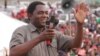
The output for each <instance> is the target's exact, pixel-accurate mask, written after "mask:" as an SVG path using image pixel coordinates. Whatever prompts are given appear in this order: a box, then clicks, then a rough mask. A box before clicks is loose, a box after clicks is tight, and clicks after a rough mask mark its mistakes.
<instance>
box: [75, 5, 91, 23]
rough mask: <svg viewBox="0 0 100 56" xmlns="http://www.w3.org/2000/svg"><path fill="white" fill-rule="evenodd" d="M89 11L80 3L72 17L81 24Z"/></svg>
mask: <svg viewBox="0 0 100 56" xmlns="http://www.w3.org/2000/svg"><path fill="white" fill-rule="evenodd" d="M88 11H89V9H88V7H87V5H86V4H84V3H81V4H80V5H78V6H77V7H76V8H75V11H74V15H75V18H76V20H77V23H78V24H83V23H84V20H85V18H86V16H87V13H88Z"/></svg>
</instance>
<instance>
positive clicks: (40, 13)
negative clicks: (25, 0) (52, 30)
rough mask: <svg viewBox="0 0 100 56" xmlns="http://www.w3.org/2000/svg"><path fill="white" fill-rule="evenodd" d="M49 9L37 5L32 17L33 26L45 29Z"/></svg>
mask: <svg viewBox="0 0 100 56" xmlns="http://www.w3.org/2000/svg"><path fill="white" fill-rule="evenodd" d="M48 9H49V8H47V7H46V6H45V5H37V6H36V9H35V11H34V12H33V14H32V15H31V22H32V24H34V25H35V26H36V27H44V26H45V25H46V21H47V20H48V17H49V13H48Z"/></svg>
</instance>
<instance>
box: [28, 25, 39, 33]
mask: <svg viewBox="0 0 100 56" xmlns="http://www.w3.org/2000/svg"><path fill="white" fill-rule="evenodd" d="M28 27H29V28H30V31H31V32H34V31H36V30H37V28H36V27H35V26H34V25H33V24H31V23H29V26H28Z"/></svg>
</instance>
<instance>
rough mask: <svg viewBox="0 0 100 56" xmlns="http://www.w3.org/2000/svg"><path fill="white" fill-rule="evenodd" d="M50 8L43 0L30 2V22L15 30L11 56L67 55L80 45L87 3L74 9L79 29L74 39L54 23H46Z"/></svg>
mask: <svg viewBox="0 0 100 56" xmlns="http://www.w3.org/2000/svg"><path fill="white" fill-rule="evenodd" d="M48 10H49V8H48V7H47V6H46V5H45V4H44V3H43V2H41V1H34V2H32V3H31V4H29V6H28V8H27V15H28V18H29V19H30V23H29V24H28V25H24V26H21V27H19V28H17V29H16V30H15V31H14V33H13V35H12V39H11V41H10V56H66V53H67V52H68V51H69V50H71V49H72V48H78V47H80V45H81V42H82V37H83V24H84V20H85V17H86V15H87V12H88V8H87V7H86V5H85V4H84V3H82V4H80V5H78V6H77V7H76V9H75V11H74V15H75V18H76V21H77V29H78V30H77V33H76V36H75V37H74V38H73V39H72V38H70V36H66V35H64V34H62V33H60V32H59V31H57V30H56V29H55V28H54V26H53V24H52V23H50V25H49V26H47V25H46V22H47V20H48V19H49V18H48V17H49V12H48ZM47 40H48V42H47Z"/></svg>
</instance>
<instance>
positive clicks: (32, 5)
mask: <svg viewBox="0 0 100 56" xmlns="http://www.w3.org/2000/svg"><path fill="white" fill-rule="evenodd" d="M37 5H45V4H44V3H43V2H41V1H33V2H32V3H30V4H29V6H28V8H27V13H29V14H32V13H33V12H34V10H35V9H36V6H37Z"/></svg>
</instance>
